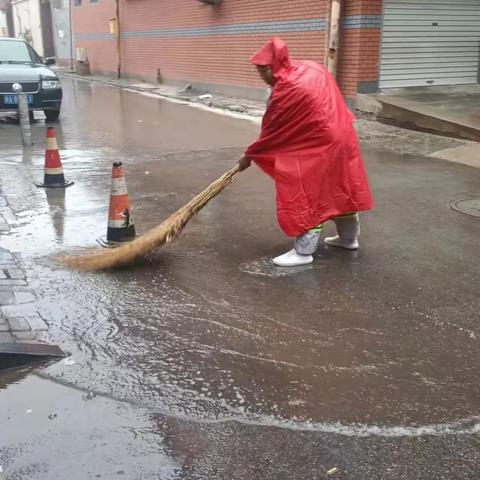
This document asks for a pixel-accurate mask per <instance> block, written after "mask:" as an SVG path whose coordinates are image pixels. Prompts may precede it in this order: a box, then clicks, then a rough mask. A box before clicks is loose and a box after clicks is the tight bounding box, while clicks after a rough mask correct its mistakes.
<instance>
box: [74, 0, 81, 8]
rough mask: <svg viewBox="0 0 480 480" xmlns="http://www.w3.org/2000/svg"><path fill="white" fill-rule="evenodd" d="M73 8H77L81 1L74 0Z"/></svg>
mask: <svg viewBox="0 0 480 480" xmlns="http://www.w3.org/2000/svg"><path fill="white" fill-rule="evenodd" d="M74 2H75V6H76V7H79V6H80V5H81V4H82V0H74Z"/></svg>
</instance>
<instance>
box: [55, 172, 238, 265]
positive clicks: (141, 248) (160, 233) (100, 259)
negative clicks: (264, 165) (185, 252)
mask: <svg viewBox="0 0 480 480" xmlns="http://www.w3.org/2000/svg"><path fill="white" fill-rule="evenodd" d="M239 171H240V168H239V166H238V165H236V166H235V167H234V168H232V169H231V170H229V171H228V172H226V173H225V174H223V175H222V176H221V177H220V178H219V179H217V180H215V181H214V182H213V183H212V184H210V185H209V186H208V187H207V188H206V189H205V190H204V191H203V192H201V193H199V194H198V195H197V196H196V197H195V198H193V199H192V200H190V202H188V203H187V204H186V205H184V206H183V207H182V208H181V209H180V210H178V211H177V212H175V213H174V214H172V215H171V216H170V217H169V218H167V219H166V220H165V221H164V222H162V223H161V224H160V225H157V226H156V227H154V228H152V229H150V230H148V231H147V232H146V233H145V234H144V235H142V236H141V237H138V238H137V239H135V240H133V241H132V242H128V243H126V244H125V245H122V246H120V247H118V248H114V249H110V250H97V251H93V252H90V253H86V254H83V255H79V256H72V257H62V258H60V259H59V262H60V263H61V264H62V265H65V266H67V267H70V268H74V269H77V270H83V271H99V270H108V269H111V268H116V267H123V266H126V265H130V264H132V263H134V262H137V261H140V260H142V259H144V258H145V257H146V256H147V255H148V254H149V253H151V252H152V251H153V250H155V249H156V248H158V247H160V246H162V245H163V244H164V243H169V242H172V241H173V240H175V239H176V238H177V237H178V236H179V235H180V233H181V232H182V230H183V228H184V227H185V225H186V224H187V223H188V221H189V220H190V219H191V218H192V217H193V216H194V215H195V214H196V213H197V212H199V211H200V210H201V209H202V208H203V207H204V206H205V205H206V204H207V203H208V202H209V201H210V200H211V199H212V198H214V197H216V196H217V195H218V194H219V193H220V192H221V191H222V190H223V189H224V188H225V187H227V186H228V185H230V184H231V183H232V182H233V178H234V176H235V175H236V174H237V173H238V172H239Z"/></svg>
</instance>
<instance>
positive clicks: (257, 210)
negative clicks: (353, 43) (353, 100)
mask: <svg viewBox="0 0 480 480" xmlns="http://www.w3.org/2000/svg"><path fill="white" fill-rule="evenodd" d="M65 94H66V98H65V110H64V113H63V118H62V121H61V124H60V125H59V126H58V128H57V133H58V134H59V140H60V145H61V148H62V156H63V159H64V167H65V172H66V175H67V176H68V178H70V179H72V180H75V182H76V184H75V186H73V187H71V188H70V189H68V190H67V191H66V192H64V194H63V195H56V196H54V195H52V194H48V192H44V191H41V190H38V189H36V188H35V187H34V186H33V178H35V177H36V176H37V175H39V174H40V173H41V165H42V156H43V146H44V143H43V142H44V133H45V132H44V126H43V125H42V124H41V123H37V124H36V125H34V128H33V135H34V141H35V145H34V148H33V151H32V152H31V154H25V155H22V153H21V151H20V150H19V147H18V136H16V134H17V133H18V132H17V131H16V130H15V129H16V127H15V126H13V125H7V126H6V127H5V128H3V127H4V126H2V127H1V129H0V141H1V142H2V145H5V148H4V150H2V152H1V153H0V162H1V164H2V171H1V174H0V181H1V184H2V185H1V186H2V190H3V193H4V195H5V196H6V198H7V199H8V203H9V205H10V207H11V208H12V210H13V212H14V213H15V215H17V216H18V218H19V219H20V220H19V222H18V225H16V226H15V227H14V228H12V230H11V232H10V234H9V235H6V236H3V237H2V238H1V242H0V245H1V246H2V247H3V248H6V249H8V250H11V251H13V252H18V251H21V252H22V255H23V257H24V261H25V270H26V273H27V276H28V278H29V283H30V284H31V288H33V289H34V290H35V292H36V293H37V296H38V300H37V302H36V304H35V308H36V309H37V311H38V312H40V314H41V316H42V318H45V319H48V323H49V329H48V331H46V332H45V338H46V339H48V340H50V341H52V342H54V343H60V344H62V345H65V348H66V349H67V350H68V351H70V352H72V357H71V358H70V359H68V361H62V362H60V363H58V364H55V365H51V366H47V367H42V368H38V369H35V370H34V371H33V372H32V371H30V370H28V371H20V372H19V371H15V372H11V373H10V374H9V376H8V377H6V376H2V377H1V379H0V382H1V385H2V390H0V425H1V427H2V431H8V432H9V435H8V436H5V435H3V436H2V435H0V464H1V465H2V466H3V469H4V472H5V475H6V478H7V480H10V479H15V480H30V479H32V480H33V479H35V480H51V479H52V478H66V477H68V476H71V475H72V472H75V478H76V479H78V480H83V479H85V480H87V479H88V480H90V479H92V478H102V479H112V480H113V479H117V478H129V479H134V480H136V479H142V480H144V479H147V480H148V479H162V480H163V479H165V480H167V479H168V480H171V479H178V480H193V479H195V480H196V479H204V478H208V479H213V480H216V479H218V480H224V479H225V478H232V479H235V480H237V479H238V480H251V479H259V480H260V479H262V480H278V479H282V478H285V479H287V478H288V479H289V480H291V479H293V480H297V479H298V480H304V479H325V478H328V479H330V478H332V479H343V480H346V479H348V480H363V479H365V480H377V479H378V480H385V479H386V480H390V479H392V480H411V479H413V478H414V479H420V480H430V479H435V480H436V479H446V480H447V479H448V480H457V479H458V480H464V479H474V478H476V476H477V474H478V472H479V471H480V454H479V452H478V441H479V428H480V427H479V422H480V406H479V401H478V399H479V398H480V395H479V393H480V392H479V386H478V368H479V358H480V355H479V353H480V346H479V343H478V339H479V335H480V330H479V322H478V320H479V317H478V315H479V314H478V312H479V311H480V309H479V299H478V264H479V257H478V251H477V250H478V249H477V243H478V237H479V233H480V224H479V219H478V218H476V217H470V216H467V215H463V214H461V213H459V212H456V211H454V210H453V209H451V208H450V204H451V202H453V201H456V200H459V199H461V198H467V197H468V198H470V197H471V198H474V197H476V196H480V194H479V192H478V185H479V184H480V170H478V169H475V168H472V167H468V166H464V165H461V164H456V163H451V162H447V161H442V160H434V159H432V158H431V157H428V156H424V155H419V154H415V150H417V151H421V152H422V153H423V152H425V153H426V154H429V152H434V151H437V150H441V149H445V148H447V147H446V146H445V142H446V140H445V139H435V138H432V137H431V136H429V137H422V136H421V135H423V134H418V136H417V135H415V136H412V137H409V139H408V141H405V137H402V135H400V134H398V135H397V134H394V133H392V132H391V131H390V130H389V131H388V132H386V133H385V132H384V131H383V130H382V131H380V132H379V131H378V130H376V129H375V127H374V126H372V125H373V122H370V125H371V126H370V130H369V131H368V132H365V134H364V136H363V137H362V138H364V140H366V143H363V150H364V155H365V160H366V166H367V169H368V172H369V176H370V181H371V183H372V187H373V191H374V195H375V198H376V203H377V207H376V209H375V210H374V211H373V212H370V213H368V214H366V215H364V216H363V220H362V221H363V233H362V237H361V242H362V248H361V250H359V251H358V252H344V251H338V250H335V249H329V248H328V247H326V246H322V247H321V248H320V249H319V251H318V253H317V258H316V260H315V263H314V264H313V265H311V266H309V267H306V268H300V269H293V270H284V269H278V268H274V267H273V266H272V265H271V263H270V262H269V259H270V257H271V256H272V255H275V254H278V253H281V252H282V251H283V250H286V249H287V248H289V247H290V244H291V243H290V241H289V240H288V239H286V238H285V237H284V236H283V234H282V233H281V232H280V231H279V229H278V226H277V224H276V219H275V209H274V191H273V186H272V184H271V182H270V181H269V179H268V178H266V177H265V176H263V175H262V174H261V173H260V172H259V171H258V170H256V169H255V168H252V169H250V170H248V171H247V172H245V173H244V174H242V175H241V176H240V177H239V178H238V180H237V181H236V182H235V184H234V185H232V186H231V187H229V188H228V189H227V190H226V191H225V192H224V193H222V195H221V196H219V197H218V198H217V199H215V200H214V201H213V202H212V203H211V204H210V205H209V206H208V207H207V208H206V209H205V210H204V211H202V212H201V213H200V214H199V215H198V216H197V217H196V218H195V219H193V220H192V222H191V223H190V224H189V225H188V227H187V229H186V230H185V232H184V234H183V236H182V237H181V238H180V239H179V240H178V241H177V242H175V243H174V244H172V245H170V246H168V247H167V248H165V249H162V250H161V251H159V252H157V253H156V254H155V255H154V256H153V258H152V259H151V261H150V263H147V264H144V265H139V266H137V267H136V268H132V269H127V270H121V271H116V272H109V273H101V274H89V273H87V274H85V273H78V272H72V271H68V270H62V269H59V268H58V267H57V266H56V265H55V263H54V260H55V256H56V255H58V254H64V253H65V252H74V251H78V250H79V249H82V248H88V247H92V246H94V245H95V239H96V238H97V237H98V236H100V235H102V234H104V232H105V229H106V218H107V205H108V195H109V192H108V190H109V184H110V169H111V163H112V162H113V161H119V160H120V161H122V162H124V165H125V168H126V174H127V184H128V187H129V193H130V197H131V201H132V203H133V205H134V208H135V210H134V218H135V222H136V225H137V229H138V230H139V231H140V232H142V231H145V230H146V229H147V228H149V227H152V226H154V225H156V224H157V223H159V222H160V221H161V220H163V219H164V218H165V217H166V216H167V215H168V214H169V213H171V212H173V211H175V210H176V209H177V208H178V207H179V206H181V205H183V204H184V203H185V202H186V201H187V200H188V199H190V198H191V197H192V196H193V195H194V194H195V193H197V192H198V191H199V190H201V189H202V188H204V187H205V186H206V185H207V184H208V183H209V182H210V181H211V180H213V179H215V178H216V177H217V176H218V175H219V174H221V173H222V172H223V171H225V170H226V169H227V168H229V167H230V166H231V165H233V164H234V162H235V161H236V160H237V159H238V157H239V156H240V154H241V152H242V150H243V148H244V146H245V145H246V144H247V143H248V142H250V141H251V140H252V139H253V138H254V137H255V135H256V134H257V131H258V130H257V128H258V127H257V126H256V125H254V124H253V123H252V122H246V121H244V120H240V119H233V118H228V117H225V116H220V115H215V114H211V113H208V112H204V111H201V110H198V109H192V108H188V107H186V106H179V105H172V104H169V103H164V102H162V101H160V100H158V99H155V100H153V99H152V98H149V97H145V96H140V95H137V94H133V93H128V92H124V91H121V90H118V89H112V88H106V87H104V86H99V85H92V84H89V83H85V82H68V81H67V82H66V83H65ZM365 128H366V127H365ZM379 128H380V127H379ZM382 128H383V127H382ZM382 132H384V133H382ZM389 132H390V133H389ZM367 137H368V138H367ZM427 138H428V139H427ZM447 140H448V142H450V140H449V139H447ZM382 142H383V143H384V144H385V145H383V148H379V147H380V146H382V145H381V144H382ZM448 145H449V146H450V145H451V144H450V143H449V144H448ZM387 147H388V148H387ZM11 179H15V182H13V181H12V180H11ZM331 231H332V226H329V227H328V229H327V231H326V234H327V235H329V234H330V233H331ZM333 468H336V470H334V471H333V473H330V474H329V473H328V472H329V471H330V472H332V469H333Z"/></svg>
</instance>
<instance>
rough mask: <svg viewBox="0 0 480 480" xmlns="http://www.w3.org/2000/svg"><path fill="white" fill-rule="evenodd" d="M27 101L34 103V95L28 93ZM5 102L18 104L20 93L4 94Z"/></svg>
mask: <svg viewBox="0 0 480 480" xmlns="http://www.w3.org/2000/svg"><path fill="white" fill-rule="evenodd" d="M27 102H28V104H29V105H31V104H32V103H33V95H27ZM3 103H4V104H5V105H18V95H4V96H3Z"/></svg>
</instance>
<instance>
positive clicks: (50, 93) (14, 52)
mask: <svg viewBox="0 0 480 480" xmlns="http://www.w3.org/2000/svg"><path fill="white" fill-rule="evenodd" d="M52 63H55V61H54V60H53V59H49V60H47V61H44V60H43V59H42V58H41V57H40V56H39V55H38V54H37V52H35V50H34V49H33V48H32V47H31V45H29V44H28V43H27V42H25V41H24V40H19V39H16V38H0V111H5V110H7V111H13V110H17V109H18V95H16V94H15V90H14V89H13V86H14V84H16V83H18V84H20V85H21V86H22V92H24V93H26V94H27V95H28V96H27V98H28V104H29V109H30V112H31V117H33V112H34V111H35V110H43V111H44V113H45V116H46V117H47V121H55V120H57V118H58V116H59V115H60V108H61V105H62V86H61V84H60V80H59V79H58V77H57V76H56V75H55V73H53V72H52V71H51V70H50V69H49V68H47V67H46V65H50V64H52Z"/></svg>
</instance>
